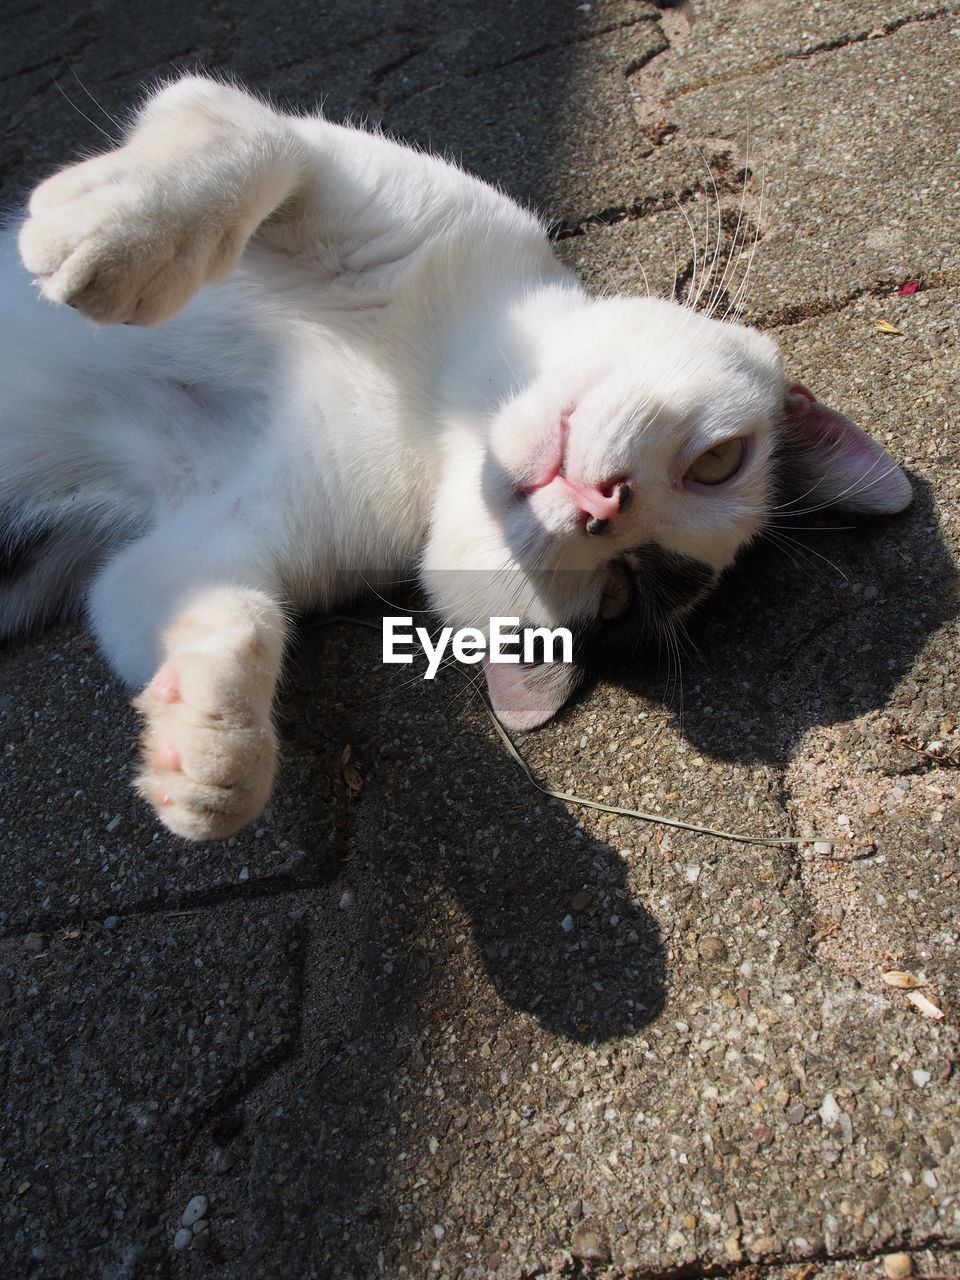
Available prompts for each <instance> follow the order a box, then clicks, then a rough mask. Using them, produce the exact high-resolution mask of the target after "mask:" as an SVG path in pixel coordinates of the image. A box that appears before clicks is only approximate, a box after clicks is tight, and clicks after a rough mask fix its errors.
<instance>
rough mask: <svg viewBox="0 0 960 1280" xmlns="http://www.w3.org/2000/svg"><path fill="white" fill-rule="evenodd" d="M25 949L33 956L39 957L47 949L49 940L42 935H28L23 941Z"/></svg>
mask: <svg viewBox="0 0 960 1280" xmlns="http://www.w3.org/2000/svg"><path fill="white" fill-rule="evenodd" d="M23 949H24V951H28V952H29V953H30V955H32V956H38V955H39V954H40V952H41V951H46V949H47V939H46V937H45V936H44V935H43V934H42V933H28V934H27V936H26V937H25V938H24V940H23Z"/></svg>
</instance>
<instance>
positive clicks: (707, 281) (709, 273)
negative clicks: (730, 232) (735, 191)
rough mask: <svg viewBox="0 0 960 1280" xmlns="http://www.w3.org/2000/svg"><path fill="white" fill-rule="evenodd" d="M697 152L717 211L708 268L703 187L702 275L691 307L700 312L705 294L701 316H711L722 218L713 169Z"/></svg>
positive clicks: (706, 207) (707, 210)
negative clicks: (705, 303) (710, 187)
mask: <svg viewBox="0 0 960 1280" xmlns="http://www.w3.org/2000/svg"><path fill="white" fill-rule="evenodd" d="M697 152H698V154H699V156H700V160H701V163H702V164H703V167H704V169H705V170H706V173H707V177H708V178H709V179H710V184H711V186H712V188H713V200H714V204H715V205H716V210H717V230H716V235H715V237H714V245H713V256H712V257H711V259H710V263H709V266H708V265H706V263H707V251H708V247H709V244H710V199H709V193H708V191H707V188H706V185H704V188H703V197H704V198H703V207H704V248H703V258H704V273H703V280H702V282H701V285H700V288H699V290H698V291H697V294H696V297H695V298H694V303H693V306H694V310H695V311H700V310H701V306H700V304H701V301H702V299H703V295H704V294H705V293H706V294H707V305H706V307H705V308H704V309H703V314H704V315H707V316H709V315H711V314H712V310H713V299H714V292H715V286H714V281H715V279H716V272H717V264H718V262H719V261H720V251H721V247H722V234H723V216H722V210H721V207H720V189H719V187H718V186H717V180H716V178H715V176H714V173H713V169H712V167H711V165H710V162H709V160H708V159H707V155H706V152H705V151H704V150H703V148H702V147H698V148H697ZM708 288H709V292H707V290H708Z"/></svg>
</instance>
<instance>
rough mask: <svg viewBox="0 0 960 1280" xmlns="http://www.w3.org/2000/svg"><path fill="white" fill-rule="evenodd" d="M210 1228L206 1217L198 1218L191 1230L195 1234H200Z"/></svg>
mask: <svg viewBox="0 0 960 1280" xmlns="http://www.w3.org/2000/svg"><path fill="white" fill-rule="evenodd" d="M209 1230H210V1223H209V1222H208V1221H207V1220H206V1218H198V1219H197V1221H196V1222H195V1223H194V1224H193V1227H192V1231H193V1234H194V1235H195V1236H199V1235H202V1234H203V1232H204V1231H209Z"/></svg>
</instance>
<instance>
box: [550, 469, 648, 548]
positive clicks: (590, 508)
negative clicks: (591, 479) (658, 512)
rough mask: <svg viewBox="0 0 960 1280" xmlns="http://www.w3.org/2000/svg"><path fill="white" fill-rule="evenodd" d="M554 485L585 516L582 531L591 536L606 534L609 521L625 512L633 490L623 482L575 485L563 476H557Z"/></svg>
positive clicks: (611, 481) (610, 481) (613, 481)
mask: <svg viewBox="0 0 960 1280" xmlns="http://www.w3.org/2000/svg"><path fill="white" fill-rule="evenodd" d="M554 484H559V485H561V486H562V487H563V488H564V489H565V490H566V492H567V494H568V495H569V496H570V497H571V498H572V499H573V501H574V502H575V503H576V504H577V506H578V507H579V508H580V510H581V511H582V512H583V514H584V515H585V516H586V524H585V525H584V529H585V530H586V532H587V533H589V534H592V535H597V534H601V533H606V532H607V530H608V529H609V528H610V522H611V520H613V519H614V517H616V516H618V515H619V514H620V513H621V512H622V511H626V509H627V507H628V506H629V505H630V500H631V499H632V497H633V490H632V489H631V488H630V486H629V485H628V484H627V482H626V481H625V480H609V481H607V482H606V483H604V484H599V485H593V484H577V483H576V482H575V481H572V480H568V479H567V478H566V477H565V476H557V477H556V479H555V480H554Z"/></svg>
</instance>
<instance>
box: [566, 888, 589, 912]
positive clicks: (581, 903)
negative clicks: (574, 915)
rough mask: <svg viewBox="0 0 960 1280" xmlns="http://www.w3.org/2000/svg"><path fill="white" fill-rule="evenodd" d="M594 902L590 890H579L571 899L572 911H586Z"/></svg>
mask: <svg viewBox="0 0 960 1280" xmlns="http://www.w3.org/2000/svg"><path fill="white" fill-rule="evenodd" d="M592 901H593V894H592V893H591V892H590V891H589V889H579V890H578V891H577V892H576V893H575V894H574V895H573V897H572V898H571V899H570V910H571V911H586V909H587V907H589V905H590V903H591V902H592Z"/></svg>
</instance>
